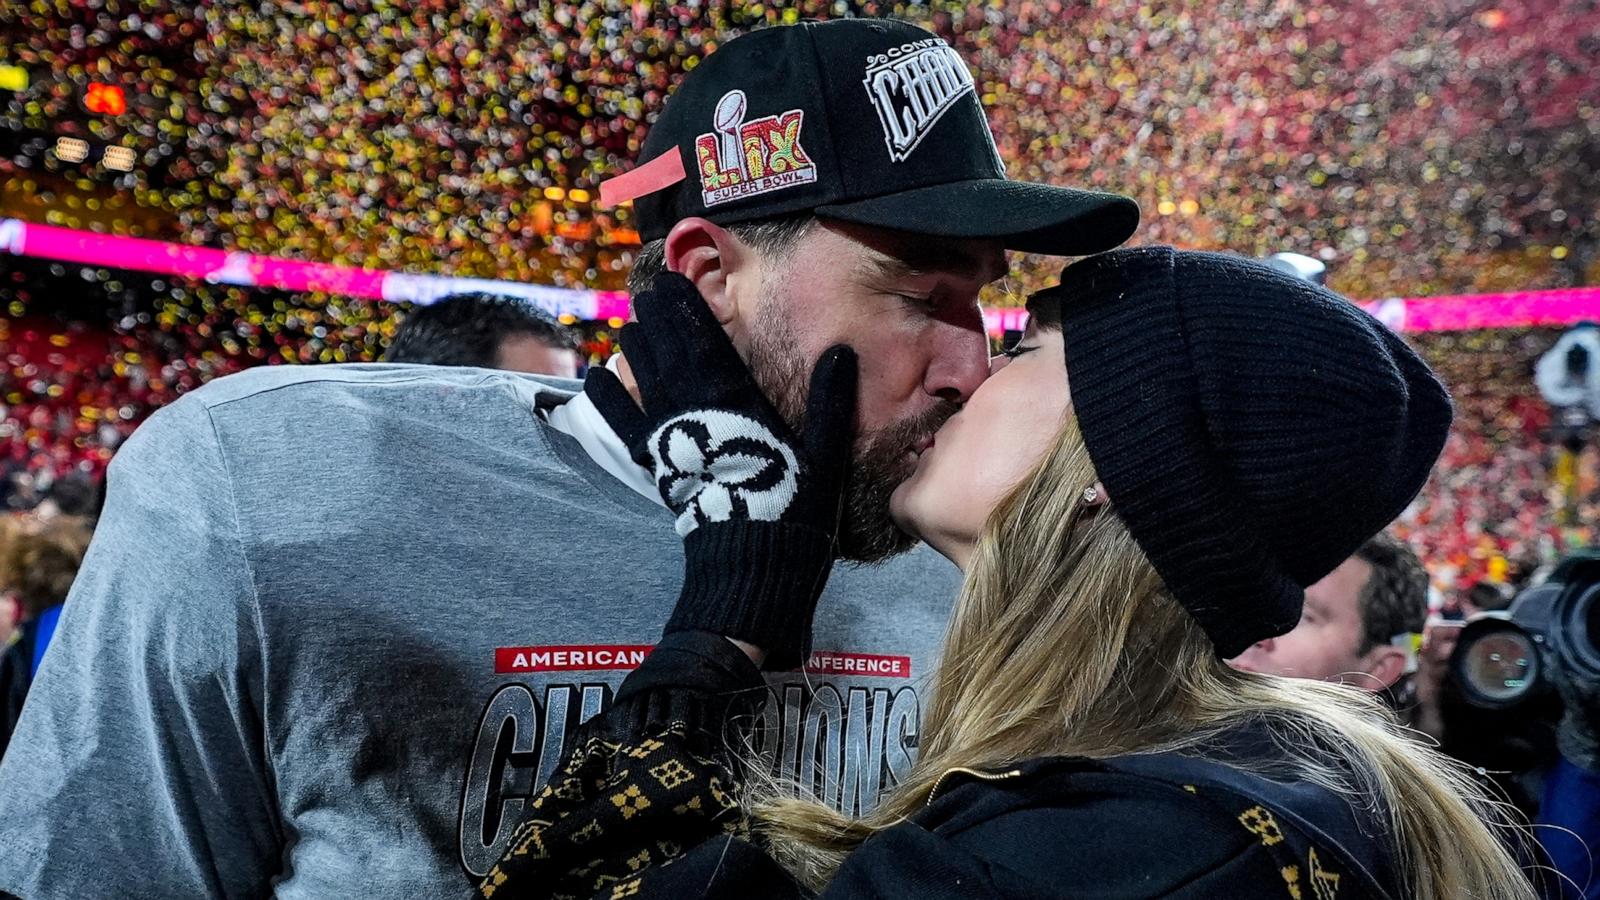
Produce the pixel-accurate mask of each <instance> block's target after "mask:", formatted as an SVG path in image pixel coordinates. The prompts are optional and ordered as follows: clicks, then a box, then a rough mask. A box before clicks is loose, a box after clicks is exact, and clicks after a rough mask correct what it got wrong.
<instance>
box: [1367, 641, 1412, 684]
mask: <svg viewBox="0 0 1600 900" xmlns="http://www.w3.org/2000/svg"><path fill="white" fill-rule="evenodd" d="M1405 673H1406V652H1405V651H1404V650H1401V649H1400V648H1399V647H1374V648H1372V651H1371V652H1370V653H1368V654H1367V674H1368V675H1370V676H1372V680H1375V681H1377V682H1378V684H1379V685H1380V686H1382V687H1385V688H1389V687H1394V683H1395V682H1397V681H1399V680H1400V676H1402V675H1404V674H1405ZM1356 685H1357V686H1358V687H1369V686H1370V685H1371V681H1369V680H1368V679H1362V680H1361V681H1360V682H1356Z"/></svg>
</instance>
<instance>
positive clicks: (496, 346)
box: [383, 293, 579, 378]
mask: <svg viewBox="0 0 1600 900" xmlns="http://www.w3.org/2000/svg"><path fill="white" fill-rule="evenodd" d="M383 360H384V362H394V363H418V364H421V365H427V366H474V367H477V368H480V369H504V370H506V371H507V372H527V373H529V374H531V375H551V376H554V377H556V378H577V377H578V363H579V359H578V338H577V336H576V335H574V334H573V333H572V331H571V329H568V328H565V327H563V326H562V325H560V324H559V323H557V322H555V321H554V320H552V319H551V318H550V317H549V316H547V315H545V314H544V313H543V312H542V311H541V310H540V309H539V308H538V307H536V306H534V305H533V304H532V303H530V302H528V301H527V300H524V299H522V298H520V297H503V296H498V295H495V294H481V293H471V294H454V295H452V296H449V297H445V298H444V299H442V300H440V301H438V302H437V303H430V304H428V305H427V306H418V307H415V308H413V309H412V310H411V311H410V312H408V313H406V316H405V319H403V320H402V321H401V323H400V329H399V330H398V331H396V332H395V335H394V340H393V341H391V342H390V343H389V349H388V350H387V351H385V353H384V354H383Z"/></svg>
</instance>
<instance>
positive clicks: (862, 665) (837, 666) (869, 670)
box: [806, 650, 911, 678]
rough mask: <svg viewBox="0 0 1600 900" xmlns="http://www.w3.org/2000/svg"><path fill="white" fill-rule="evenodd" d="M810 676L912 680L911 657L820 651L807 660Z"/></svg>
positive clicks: (807, 669)
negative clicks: (856, 676) (865, 676)
mask: <svg viewBox="0 0 1600 900" xmlns="http://www.w3.org/2000/svg"><path fill="white" fill-rule="evenodd" d="M806 673H807V674H810V675H876V676H880V677H883V678H910V677H911V657H909V656H884V655H882V654H878V653H840V652H838V651H834V650H818V651H816V652H815V653H813V654H811V658H810V659H808V660H806Z"/></svg>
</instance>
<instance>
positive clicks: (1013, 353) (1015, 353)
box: [1000, 344, 1039, 359]
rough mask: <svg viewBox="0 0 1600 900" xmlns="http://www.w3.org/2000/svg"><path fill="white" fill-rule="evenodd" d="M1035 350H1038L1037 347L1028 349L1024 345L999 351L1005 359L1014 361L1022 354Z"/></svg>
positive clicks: (1028, 347)
mask: <svg viewBox="0 0 1600 900" xmlns="http://www.w3.org/2000/svg"><path fill="white" fill-rule="evenodd" d="M1037 349H1039V348H1038V347H1037V346H1034V347H1030V346H1027V345H1025V344H1014V345H1012V346H1010V347H1007V348H1006V349H1004V350H1001V351H1000V353H1001V355H1002V356H1004V357H1005V358H1007V359H1016V358H1017V357H1019V356H1021V355H1022V354H1024V353H1032V352H1033V351H1035V350H1037Z"/></svg>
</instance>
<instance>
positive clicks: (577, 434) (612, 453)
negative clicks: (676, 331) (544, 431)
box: [545, 356, 667, 506]
mask: <svg viewBox="0 0 1600 900" xmlns="http://www.w3.org/2000/svg"><path fill="white" fill-rule="evenodd" d="M620 358H621V357H620V356H612V357H611V360H610V361H609V362H607V363H606V368H607V369H610V370H611V371H612V372H613V373H615V372H616V371H617V368H618V362H619V360H620ZM545 421H546V422H548V423H549V424H550V427H551V428H554V429H555V430H557V431H559V432H561V433H562V434H565V435H569V436H570V437H571V438H572V439H573V440H575V441H577V442H578V446H580V447H582V448H583V452H585V453H587V454H589V458H590V459H592V460H594V463H595V465H597V466H599V467H600V468H602V469H605V470H606V472H607V473H608V474H610V475H611V477H613V478H615V479H617V480H618V481H620V482H622V483H623V484H625V485H627V486H628V487H630V488H633V489H634V491H636V492H638V493H639V494H641V495H642V496H644V497H647V498H649V499H650V500H652V501H654V502H655V503H656V504H657V505H659V506H666V505H667V504H666V503H665V501H663V500H662V499H661V494H660V492H659V491H657V490H656V482H655V479H654V478H652V477H651V476H650V472H649V470H647V469H645V468H643V467H641V466H640V465H639V464H638V463H636V462H634V461H633V457H632V456H631V455H630V454H629V453H628V447H627V445H626V444H624V443H622V438H620V437H617V432H616V431H615V430H613V429H612V427H611V424H610V423H609V422H607V421H606V418H605V416H602V415H601V414H600V410H599V409H597V408H595V405H594V401H593V400H591V399H589V395H588V393H586V392H584V391H579V392H578V395H577V396H575V397H573V398H572V399H571V400H568V401H567V402H566V403H563V404H561V405H560V406H556V407H552V408H551V409H550V410H549V412H547V413H545Z"/></svg>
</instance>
